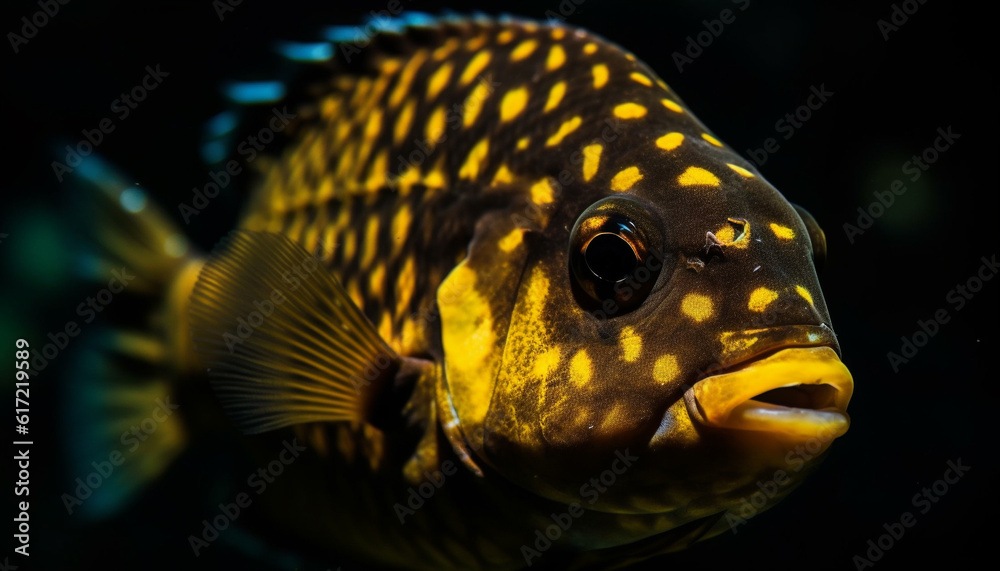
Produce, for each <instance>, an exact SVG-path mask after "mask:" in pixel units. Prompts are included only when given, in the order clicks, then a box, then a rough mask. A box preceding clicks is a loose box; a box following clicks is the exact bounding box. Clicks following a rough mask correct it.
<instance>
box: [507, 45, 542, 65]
mask: <svg viewBox="0 0 1000 571" xmlns="http://www.w3.org/2000/svg"><path fill="white" fill-rule="evenodd" d="M537 47H538V42H536V41H535V40H524V41H523V42H521V43H519V44H517V47H515V48H514V49H513V50H512V51H511V52H510V60H511V61H521V60H522V59H524V58H526V57H528V56H530V55H531V53H532V52H534V51H535V48H537Z"/></svg>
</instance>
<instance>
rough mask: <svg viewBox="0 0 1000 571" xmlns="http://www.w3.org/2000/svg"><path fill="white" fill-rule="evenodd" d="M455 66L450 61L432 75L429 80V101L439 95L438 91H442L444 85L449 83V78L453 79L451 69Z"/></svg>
mask: <svg viewBox="0 0 1000 571" xmlns="http://www.w3.org/2000/svg"><path fill="white" fill-rule="evenodd" d="M454 67H455V66H453V65H452V64H451V63H450V62H448V63H445V64H444V65H442V66H441V67H439V68H438V70H437V71H435V72H434V74H433V75H431V78H430V80H429V81H428V82H427V99H428V101H429V100H431V99H434V98H435V97H437V95H438V93H441V90H442V89H444V86H445V85H447V84H448V80H449V79H451V70H452V69H454Z"/></svg>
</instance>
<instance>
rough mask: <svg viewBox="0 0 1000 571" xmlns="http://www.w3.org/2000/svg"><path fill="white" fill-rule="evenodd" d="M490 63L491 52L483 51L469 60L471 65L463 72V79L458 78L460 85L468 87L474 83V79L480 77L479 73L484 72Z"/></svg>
mask: <svg viewBox="0 0 1000 571" xmlns="http://www.w3.org/2000/svg"><path fill="white" fill-rule="evenodd" d="M489 63H490V52H488V51H485V50H484V51H481V52H479V53H478V54H476V55H475V56H473V57H472V59H471V60H469V65H467V66H465V71H463V72H462V77H460V78H458V84H459V85H461V86H465V85H468V84H470V83H472V80H473V79H476V76H477V75H479V72H481V71H483V68H485V67H486V66H487V65H489Z"/></svg>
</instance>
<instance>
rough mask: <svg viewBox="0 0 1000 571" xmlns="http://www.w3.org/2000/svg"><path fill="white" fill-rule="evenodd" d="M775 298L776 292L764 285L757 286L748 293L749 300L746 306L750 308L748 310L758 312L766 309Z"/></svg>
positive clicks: (776, 296) (776, 297)
mask: <svg viewBox="0 0 1000 571" xmlns="http://www.w3.org/2000/svg"><path fill="white" fill-rule="evenodd" d="M776 299H778V294H777V292H775V291H774V290H772V289H767V288H766V287H759V288H757V289H755V290H753V291H752V292H751V293H750V302H749V303H748V304H747V307H749V308H750V311H756V312H758V313H759V312H761V311H764V310H765V309H767V306H768V305H770V303H771V302H772V301H774V300H776Z"/></svg>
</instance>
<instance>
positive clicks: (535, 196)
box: [531, 178, 553, 205]
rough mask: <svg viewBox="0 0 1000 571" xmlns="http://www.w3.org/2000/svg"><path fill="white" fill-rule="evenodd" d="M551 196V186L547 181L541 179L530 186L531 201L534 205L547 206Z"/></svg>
mask: <svg viewBox="0 0 1000 571" xmlns="http://www.w3.org/2000/svg"><path fill="white" fill-rule="evenodd" d="M552 196H553V191H552V185H551V184H549V179H547V178H543V179H542V180H540V181H538V182H536V183H535V184H533V185H531V201H532V202H534V203H535V204H538V205H542V204H548V203H550V202H552Z"/></svg>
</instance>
